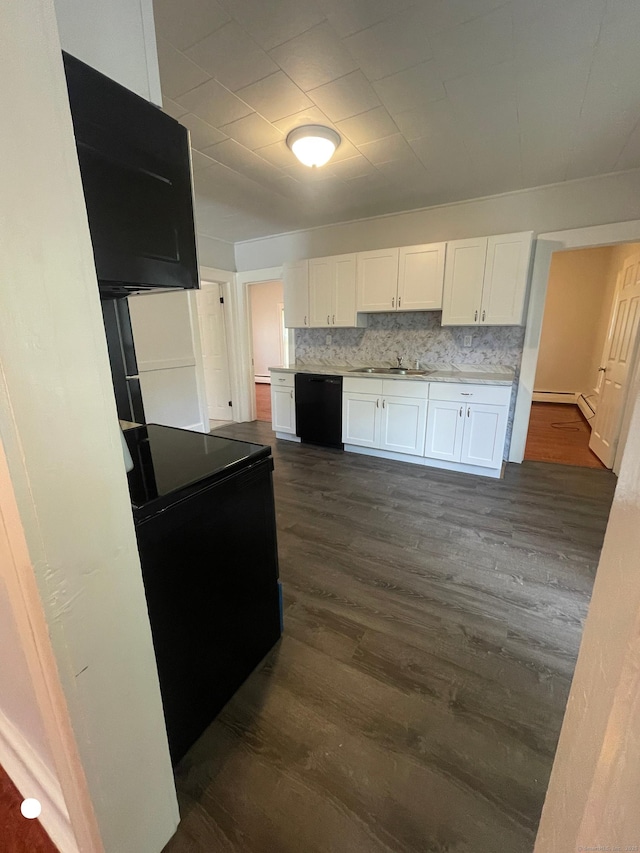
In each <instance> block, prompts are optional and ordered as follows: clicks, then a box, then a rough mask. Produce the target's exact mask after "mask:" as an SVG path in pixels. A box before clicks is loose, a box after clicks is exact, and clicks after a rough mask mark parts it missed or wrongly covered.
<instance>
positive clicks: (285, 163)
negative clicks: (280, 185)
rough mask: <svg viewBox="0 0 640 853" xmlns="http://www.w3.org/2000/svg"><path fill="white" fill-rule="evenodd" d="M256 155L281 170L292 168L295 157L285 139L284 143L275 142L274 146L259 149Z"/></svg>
mask: <svg viewBox="0 0 640 853" xmlns="http://www.w3.org/2000/svg"><path fill="white" fill-rule="evenodd" d="M255 153H256V154H257V155H258V156H259V157H262V158H263V159H264V160H266V161H267V162H268V163H271V165H272V166H277V167H278V168H279V169H287V168H289V167H290V166H291V157H292V156H293V155H292V154H291V151H289V149H288V148H287V145H286V142H285V141H284V139H283V140H282V142H275V143H274V144H273V145H265V147H264V148H257V149H256V152H255Z"/></svg>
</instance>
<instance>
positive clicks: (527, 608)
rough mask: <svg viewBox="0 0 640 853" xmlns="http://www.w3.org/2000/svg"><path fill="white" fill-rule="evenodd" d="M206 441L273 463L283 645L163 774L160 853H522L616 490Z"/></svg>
mask: <svg viewBox="0 0 640 853" xmlns="http://www.w3.org/2000/svg"><path fill="white" fill-rule="evenodd" d="M216 432H217V434H220V435H226V436H229V437H235V438H242V439H249V440H253V441H261V442H263V443H270V444H271V445H272V447H273V450H274V458H275V466H276V467H275V475H274V482H275V493H276V508H277V521H278V537H279V553H280V574H281V580H282V584H283V589H284V596H285V613H284V620H285V633H284V636H283V638H282V640H281V641H280V643H279V644H278V646H277V647H276V648H275V649H274V650H273V651H272V652H271V653H270V655H269V656H268V657H267V658H266V659H265V661H264V662H263V664H262V666H261V667H259V668H258V669H257V670H256V671H255V672H254V673H253V675H252V676H251V677H250V678H249V679H248V680H247V681H246V682H245V684H244V685H243V687H242V688H241V689H240V691H239V692H238V693H237V694H236V696H235V697H234V698H233V699H232V700H231V701H230V702H229V703H228V705H227V706H226V707H225V708H224V709H223V711H222V713H221V714H220V716H219V717H218V718H217V719H216V720H215V721H214V722H213V724H212V725H211V726H210V727H209V728H208V729H207V731H206V732H205V733H204V735H203V736H202V737H201V738H200V740H199V741H198V742H197V743H196V744H195V745H194V747H193V748H192V749H191V750H190V752H189V753H188V754H187V756H186V757H185V758H184V760H183V761H182V763H181V764H180V766H179V767H178V768H177V774H176V781H177V787H178V794H179V800H180V807H181V815H182V822H181V824H180V827H179V829H178V832H177V834H176V835H175V836H174V838H173V839H172V841H171V842H170V843H169V845H168V846H167V847H166V853H186V851H190V853H192V851H201V852H202V853H205V852H206V853H217V851H225V853H227V851H228V853H232V851H233V852H234V853H235V851H237V852H238V853H240V851H242V853H314V852H315V853H328V851H331V853H502V851H504V853H531V850H532V848H533V841H534V837H535V833H536V829H537V824H538V821H539V816H540V812H541V808H542V803H543V800H544V796H545V791H546V787H547V783H548V777H549V773H550V770H551V764H552V761H553V755H554V751H555V746H556V742H557V739H558V735H559V732H560V725H561V721H562V716H563V713H564V706H565V703H566V698H567V695H568V691H569V686H570V681H571V677H572V673H573V669H574V665H575V660H576V656H577V651H578V645H579V641H580V635H581V630H582V625H583V621H584V618H585V615H586V612H587V606H588V603H589V598H590V595H591V588H592V583H593V578H594V574H595V569H596V565H597V561H598V556H599V551H600V548H601V544H602V538H603V534H604V530H605V527H606V523H607V517H608V513H609V508H610V504H611V500H612V496H613V490H614V487H615V482H616V480H615V477H614V475H613V474H611V473H610V472H609V471H606V470H591V469H586V468H579V467H570V466H563V465H549V464H544V463H536V462H525V463H524V464H523V465H509V466H507V470H506V474H505V478H504V480H489V479H485V478H480V477H472V476H468V475H464V474H458V473H454V472H446V471H437V470H434V469H427V468H422V467H417V466H415V467H414V466H411V465H406V464H403V463H399V462H391V461H387V460H381V459H373V458H370V457H365V456H360V455H355V454H348V453H341V452H339V451H334V450H329V449H324V448H315V447H312V446H308V445H299V444H293V443H288V442H282V441H277V440H276V439H275V437H274V436H273V433H272V432H271V429H270V427H269V425H267V424H264V423H257V422H254V423H251V424H235V425H232V426H227V427H223V428H221V429H220V430H217V431H216ZM203 663H204V662H203Z"/></svg>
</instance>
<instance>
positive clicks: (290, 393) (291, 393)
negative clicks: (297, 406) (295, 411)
mask: <svg viewBox="0 0 640 853" xmlns="http://www.w3.org/2000/svg"><path fill="white" fill-rule="evenodd" d="M289 396H290V397H291V399H292V400H293V388H292V389H291V391H289Z"/></svg>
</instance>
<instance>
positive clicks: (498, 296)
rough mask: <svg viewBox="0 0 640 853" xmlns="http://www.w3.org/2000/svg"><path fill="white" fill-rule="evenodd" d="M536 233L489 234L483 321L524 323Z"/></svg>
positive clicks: (495, 324)
mask: <svg viewBox="0 0 640 853" xmlns="http://www.w3.org/2000/svg"><path fill="white" fill-rule="evenodd" d="M531 243H532V234H531V232H530V231H526V232H524V233H522V234H504V235H502V236H500V237H489V239H488V245H487V261H486V267H485V274H484V290H483V291H482V313H481V314H480V322H481V323H485V324H490V325H493V326H521V325H522V323H523V321H524V299H525V295H526V292H527V280H528V278H529V261H530V258H531Z"/></svg>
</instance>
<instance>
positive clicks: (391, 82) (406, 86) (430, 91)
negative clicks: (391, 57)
mask: <svg viewBox="0 0 640 853" xmlns="http://www.w3.org/2000/svg"><path fill="white" fill-rule="evenodd" d="M373 87H374V89H375V90H376V92H377V93H378V97H379V98H380V100H381V101H382V103H383V104H384V105H385V106H386V108H387V109H388V110H389V112H390V113H391V115H395V114H396V113H399V112H405V111H406V110H410V109H413V108H414V107H418V106H421V105H422V104H429V103H431V102H432V101H439V100H440V99H441V98H444V96H445V91H444V86H443V85H442V81H441V80H440V77H439V76H438V72H437V69H436V65H435V62H433V61H432V60H429V61H427V62H421V63H420V64H419V65H415V66H414V67H413V68H407V69H406V71H399V72H398V73H397V74H392V75H391V76H390V77H385V78H383V79H382V80H376V82H375V83H374V84H373Z"/></svg>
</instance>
